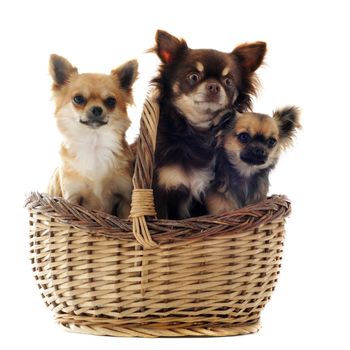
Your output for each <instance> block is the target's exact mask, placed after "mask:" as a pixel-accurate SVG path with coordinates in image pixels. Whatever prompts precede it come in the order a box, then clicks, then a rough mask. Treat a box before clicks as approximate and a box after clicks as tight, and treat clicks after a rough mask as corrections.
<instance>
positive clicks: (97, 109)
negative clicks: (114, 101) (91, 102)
mask: <svg viewBox="0 0 350 350" xmlns="http://www.w3.org/2000/svg"><path fill="white" fill-rule="evenodd" d="M90 111H91V113H92V115H93V116H94V117H100V116H101V114H102V112H103V109H102V108H101V107H98V106H94V107H92V108H91V110H90Z"/></svg>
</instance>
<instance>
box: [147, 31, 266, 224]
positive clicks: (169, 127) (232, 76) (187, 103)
mask: <svg viewBox="0 0 350 350" xmlns="http://www.w3.org/2000/svg"><path fill="white" fill-rule="evenodd" d="M153 51H155V52H156V53H157V55H158V56H159V58H160V59H161V61H162V63H161V65H160V68H159V75H158V76H157V77H156V78H155V79H154V80H153V83H155V85H156V86H157V88H158V90H159V98H158V102H159V107H160V117H159V126H158V133H157V144H156V152H155V177H154V185H153V187H154V194H155V202H156V207H157V213H158V217H159V218H169V219H182V218H187V217H190V216H197V215H202V214H205V212H206V211H205V206H204V204H203V200H204V194H205V192H206V190H207V189H208V187H209V183H210V182H211V181H212V180H213V178H214V168H215V155H214V147H215V133H214V132H213V128H212V126H213V125H212V124H213V120H214V118H215V117H218V115H221V113H222V112H223V111H225V110H227V109H231V108H232V109H236V110H238V111H246V110H249V109H250V107H251V98H252V96H254V95H255V93H256V90H257V78H256V75H255V73H254V72H255V70H256V69H257V68H258V67H259V66H260V65H261V63H262V61H263V58H264V56H265V52H266V44H265V43H263V42H255V43H251V44H242V45H240V46H238V47H236V48H235V49H234V50H233V51H232V52H231V53H224V52H220V51H216V50H209V49H196V50H193V49H190V48H189V47H188V46H187V44H186V42H185V41H184V40H179V39H177V38H176V37H174V36H172V35H170V34H169V33H167V32H165V31H161V30H158V32H157V34H156V46H155V48H154V49H153Z"/></svg>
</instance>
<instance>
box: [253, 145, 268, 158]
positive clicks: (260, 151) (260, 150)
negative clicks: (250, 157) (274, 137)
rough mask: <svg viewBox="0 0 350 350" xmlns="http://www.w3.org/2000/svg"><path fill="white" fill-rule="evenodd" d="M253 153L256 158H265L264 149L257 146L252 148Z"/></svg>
mask: <svg viewBox="0 0 350 350" xmlns="http://www.w3.org/2000/svg"><path fill="white" fill-rule="evenodd" d="M253 154H254V155H255V156H256V157H257V158H258V159H262V160H263V159H265V158H266V156H267V154H266V151H265V150H264V149H263V148H260V147H257V148H255V149H253Z"/></svg>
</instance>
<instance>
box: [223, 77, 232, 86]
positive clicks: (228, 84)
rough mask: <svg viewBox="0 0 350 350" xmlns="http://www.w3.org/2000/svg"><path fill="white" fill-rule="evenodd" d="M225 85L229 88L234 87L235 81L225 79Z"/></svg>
mask: <svg viewBox="0 0 350 350" xmlns="http://www.w3.org/2000/svg"><path fill="white" fill-rule="evenodd" d="M224 83H225V85H226V86H227V87H232V86H233V80H232V79H231V78H225V80H224Z"/></svg>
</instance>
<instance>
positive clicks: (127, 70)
mask: <svg viewBox="0 0 350 350" xmlns="http://www.w3.org/2000/svg"><path fill="white" fill-rule="evenodd" d="M138 67H139V64H138V62H137V60H131V61H128V62H126V63H123V64H122V65H121V66H119V67H118V68H116V69H113V70H112V72H111V75H112V76H113V77H116V78H117V79H118V81H119V86H120V88H121V89H123V90H125V91H127V92H130V91H131V88H132V85H133V84H134V82H135V80H136V78H137V76H138Z"/></svg>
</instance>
